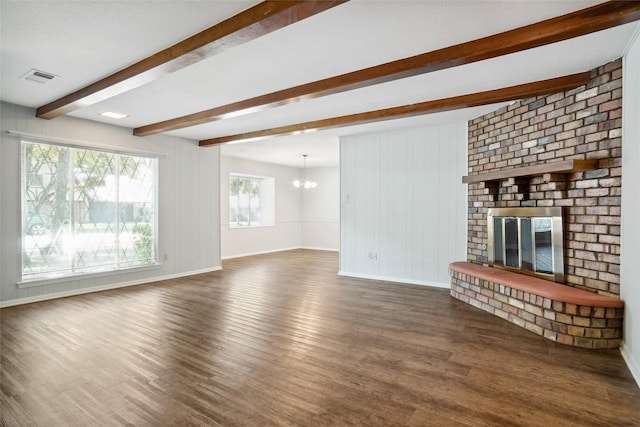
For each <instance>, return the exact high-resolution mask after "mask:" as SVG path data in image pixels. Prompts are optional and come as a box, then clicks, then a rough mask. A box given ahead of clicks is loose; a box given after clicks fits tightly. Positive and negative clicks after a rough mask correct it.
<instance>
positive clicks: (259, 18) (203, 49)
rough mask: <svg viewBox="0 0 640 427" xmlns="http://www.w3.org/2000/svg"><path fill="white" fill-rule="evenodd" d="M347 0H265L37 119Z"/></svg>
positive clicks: (48, 107) (52, 106)
mask: <svg viewBox="0 0 640 427" xmlns="http://www.w3.org/2000/svg"><path fill="white" fill-rule="evenodd" d="M346 1H348V0H322V1H311V0H287V1H277V0H276V1H272V0H268V1H263V2H262V3H259V4H257V5H255V6H253V7H251V8H249V9H247V10H245V11H243V12H240V13H239V14H237V15H235V16H233V17H231V18H229V19H227V20H225V21H222V22H220V23H219V24H216V25H214V26H212V27H209V28H207V29H206V30H204V31H201V32H199V33H198V34H195V35H193V36H191V37H189V38H187V39H185V40H183V41H181V42H179V43H176V44H175V45H173V46H171V47H168V48H166V49H164V50H162V51H160V52H158V53H155V54H153V55H151V56H149V57H147V58H145V59H142V60H141V61H138V62H136V63H135V64H133V65H131V66H129V67H127V68H124V69H122V70H120V71H117V72H116V73H114V74H111V75H109V76H107V77H105V78H103V79H101V80H98V81H97V82H95V83H92V84H90V85H88V86H85V87H83V88H82V89H79V90H77V91H75V92H73V93H71V94H69V95H66V96H63V97H62V98H60V99H57V100H55V101H53V102H51V103H49V104H46V105H43V106H41V107H39V108H38V109H37V110H36V117H39V118H42V119H53V118H55V117H58V116H61V115H63V114H66V113H69V112H71V111H73V110H76V109H78V108H82V107H86V106H89V105H93V104H95V103H97V102H100V101H104V100H105V99H108V98H111V97H114V96H116V95H119V94H121V93H124V92H126V91H129V90H131V89H135V88H137V87H140V86H142V85H144V84H147V83H149V82H152V81H154V80H157V79H159V78H160V77H162V76H165V75H167V74H170V73H173V72H175V71H178V70H180V69H182V68H185V67H188V66H189V65H193V64H195V63H197V62H199V61H202V60H204V59H207V58H210V57H212V56H214V55H216V54H218V53H220V52H222V51H223V50H226V49H229V48H232V47H235V46H239V45H241V44H243V43H246V42H248V41H251V40H254V39H256V38H258V37H261V36H263V35H265V34H268V33H270V32H272V31H275V30H278V29H280V28H283V27H286V26H288V25H291V24H294V23H296V22H298V21H301V20H303V19H305V18H308V17H310V16H313V15H315V14H318V13H320V12H323V11H325V10H327V9H330V8H332V7H334V6H337V5H340V4H342V3H345V2H346Z"/></svg>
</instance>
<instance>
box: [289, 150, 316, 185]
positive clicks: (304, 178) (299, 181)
mask: <svg viewBox="0 0 640 427" xmlns="http://www.w3.org/2000/svg"><path fill="white" fill-rule="evenodd" d="M302 157H304V172H303V174H302V179H296V180H295V181H293V186H294V187H296V188H304V189H308V188H316V187H317V186H318V184H316V183H315V181H310V180H308V179H307V154H303V155H302Z"/></svg>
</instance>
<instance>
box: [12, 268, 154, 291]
mask: <svg viewBox="0 0 640 427" xmlns="http://www.w3.org/2000/svg"><path fill="white" fill-rule="evenodd" d="M160 267H162V264H151V265H145V266H140V267H132V268H123V269H119V270H108V271H100V272H96V273H85V274H77V275H73V276H60V277H52V278H50V279H33V280H24V281H20V282H18V283H17V286H18V288H33V287H36V286H47V285H54V284H57V283H65V282H74V281H77V280H85V279H93V278H96V277H105V276H115V275H118V274H129V273H137V272H140V271H149V270H157V269H159V268H160Z"/></svg>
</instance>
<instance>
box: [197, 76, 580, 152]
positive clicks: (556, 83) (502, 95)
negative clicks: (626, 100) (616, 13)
mask: <svg viewBox="0 0 640 427" xmlns="http://www.w3.org/2000/svg"><path fill="white" fill-rule="evenodd" d="M588 81H589V72H584V73H578V74H571V75H568V76H563V77H557V78H554V79H549V80H541V81H537V82H533V83H526V84H522V85H517V86H510V87H506V88H502V89H495V90H489V91H485V92H476V93H472V94H468V95H460V96H454V97H451V98H443V99H438V100H435V101H426V102H421V103H418V104H410V105H403V106H400V107H392V108H386V109H382V110H375V111H367V112H364V113H357V114H350V115H346V116H339V117H332V118H328V119H322V120H315V121H311V122H305V123H297V124H293V125H287V126H281V127H277V128H272V129H263V130H257V131H252V132H246V133H241V134H237V135H229V136H221V137H217V138H211V139H205V140H202V141H200V146H206V145H215V144H223V143H226V142H234V141H246V140H255V139H262V138H265V137H269V136H275V135H280V136H282V135H295V134H299V133H304V132H313V131H317V130H320V129H331V128H337V127H343V126H353V125H360V124H365V123H371V122H379V121H383V120H391V119H400V118H405V117H413V116H419V115H423V114H430V113H439V112H443V111H451V110H457V109H460V108H469V107H477V106H480V105H488V104H496V103H499V102H506V101H512V100H516V99H522V98H529V97H532V96H540V95H546V94H550V93H556V92H562V91H565V90H570V89H574V88H577V87H578V86H582V85H585V84H587V82H588Z"/></svg>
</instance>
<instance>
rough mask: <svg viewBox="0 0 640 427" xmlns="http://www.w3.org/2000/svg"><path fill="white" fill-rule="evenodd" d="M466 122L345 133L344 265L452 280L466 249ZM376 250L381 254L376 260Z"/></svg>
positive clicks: (368, 272) (444, 282) (359, 272)
mask: <svg viewBox="0 0 640 427" xmlns="http://www.w3.org/2000/svg"><path fill="white" fill-rule="evenodd" d="M465 129H466V124H465V123H457V124H448V125H441V126H433V127H425V128H416V129H405V130H400V131H392V132H381V133H376V134H365V135H352V136H347V137H343V138H342V139H341V144H340V147H341V158H340V163H341V169H340V176H341V189H342V193H343V195H344V194H345V193H348V194H349V201H348V202H345V201H343V203H342V206H341V223H340V226H341V242H340V245H341V254H340V261H341V264H340V271H341V273H342V274H345V275H356V276H363V277H379V278H388V279H394V280H399V281H403V280H404V281H410V282H415V283H425V284H437V285H441V286H448V282H449V279H448V264H449V262H451V261H455V260H458V259H464V257H465V251H466V233H465V227H466V223H465V220H464V218H465V217H464V216H461V215H462V214H463V213H464V212H465V211H466V189H465V188H464V187H463V186H462V184H460V177H461V176H462V175H464V174H465V172H466V143H467V142H466V141H467V140H466V132H465ZM369 252H371V253H373V254H376V253H377V258H378V259H377V260H375V259H369V257H368V254H369Z"/></svg>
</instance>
